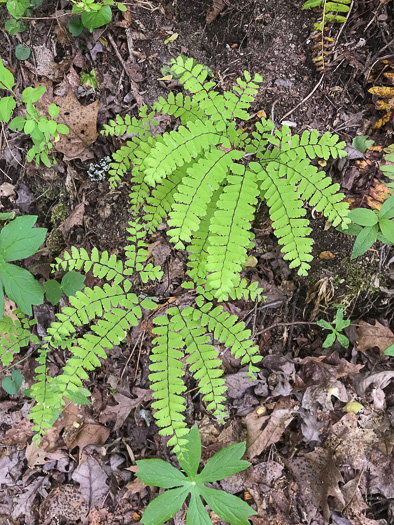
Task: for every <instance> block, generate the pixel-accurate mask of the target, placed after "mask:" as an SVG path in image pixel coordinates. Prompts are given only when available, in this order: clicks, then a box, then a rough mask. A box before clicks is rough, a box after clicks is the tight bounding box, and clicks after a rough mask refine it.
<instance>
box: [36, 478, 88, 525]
mask: <svg viewBox="0 0 394 525" xmlns="http://www.w3.org/2000/svg"><path fill="white" fill-rule="evenodd" d="M88 512H89V505H88V503H87V501H86V500H85V498H84V497H83V496H82V495H81V493H80V492H79V490H78V489H77V487H74V486H73V485H61V486H60V487H56V488H55V489H53V490H51V492H50V493H49V495H48V496H47V498H45V499H44V501H43V502H42V503H41V505H40V518H41V521H40V523H45V524H46V523H48V524H49V523H51V520H52V518H55V517H56V518H57V519H58V517H59V516H62V517H63V518H65V519H66V520H70V521H77V520H80V519H83V518H85V517H86V516H87V515H88Z"/></svg>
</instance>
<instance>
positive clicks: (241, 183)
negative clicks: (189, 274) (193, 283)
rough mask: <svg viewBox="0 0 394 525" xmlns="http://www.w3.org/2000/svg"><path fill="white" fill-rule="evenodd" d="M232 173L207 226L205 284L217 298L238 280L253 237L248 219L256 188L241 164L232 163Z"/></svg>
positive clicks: (230, 288) (223, 296) (255, 199)
mask: <svg viewBox="0 0 394 525" xmlns="http://www.w3.org/2000/svg"><path fill="white" fill-rule="evenodd" d="M231 170H232V172H233V173H234V174H233V175H230V176H229V177H228V178H227V181H228V185H227V186H226V187H225V188H224V190H223V192H222V194H221V195H220V198H219V200H218V202H217V206H218V209H217V211H216V212H215V214H214V216H213V218H212V219H211V223H210V226H209V231H210V234H209V246H208V254H209V255H208V258H207V265H206V268H207V271H208V272H210V273H209V275H208V276H207V286H208V289H209V290H215V292H214V295H215V297H216V298H217V299H218V300H219V301H222V300H227V298H228V294H229V293H230V292H231V290H232V289H233V288H234V286H236V285H238V283H239V273H240V271H241V269H242V265H243V264H244V263H245V261H246V257H247V249H248V248H250V247H251V240H252V237H253V234H252V232H251V231H250V222H251V221H252V220H253V217H254V207H255V205H256V203H257V196H258V194H259V190H258V187H257V184H256V176H255V174H254V173H253V172H252V171H250V170H246V169H245V166H242V165H241V164H232V166H231Z"/></svg>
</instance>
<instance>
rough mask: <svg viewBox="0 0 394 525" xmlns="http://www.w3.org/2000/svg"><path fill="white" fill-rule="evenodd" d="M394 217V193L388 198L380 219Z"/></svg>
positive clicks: (380, 212)
mask: <svg viewBox="0 0 394 525" xmlns="http://www.w3.org/2000/svg"><path fill="white" fill-rule="evenodd" d="M393 217H394V195H393V196H392V197H390V198H389V199H386V200H385V201H384V203H383V204H382V207H381V208H380V211H379V218H380V219H392V218H393Z"/></svg>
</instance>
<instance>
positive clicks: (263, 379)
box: [0, 0, 394, 525]
mask: <svg viewBox="0 0 394 525" xmlns="http://www.w3.org/2000/svg"><path fill="white" fill-rule="evenodd" d="M214 4H215V5H219V4H220V2H214ZM302 4H303V2H302V0H227V1H226V2H225V3H224V4H223V5H222V6H221V7H222V9H221V11H220V12H219V10H218V12H217V13H213V14H212V16H211V18H212V21H210V23H209V24H207V23H206V17H207V15H209V13H212V1H208V0H173V1H172V0H168V1H167V0H162V1H161V2H160V1H159V0H144V1H142V0H130V1H129V2H128V3H127V11H126V12H125V13H121V12H120V11H119V12H118V11H117V10H116V9H114V18H113V21H112V22H111V23H110V24H109V25H108V26H105V27H103V28H99V29H96V30H94V31H93V33H92V34H89V33H88V32H84V33H83V34H82V35H81V36H79V37H77V38H75V39H74V38H73V37H71V35H70V34H69V33H68V30H67V25H68V22H69V20H70V18H71V17H70V12H71V8H70V4H69V3H68V2H66V1H64V0H61V1H60V2H54V1H51V0H49V1H45V0H44V3H43V6H42V7H41V8H39V9H38V10H36V11H34V17H35V18H36V19H35V20H34V21H29V25H28V29H27V30H26V31H25V32H23V33H19V34H17V35H14V36H9V35H8V34H6V33H5V31H2V32H0V53H1V57H2V59H3V61H4V63H5V64H6V65H8V66H9V67H10V68H12V70H13V72H14V76H15V78H16V88H15V89H16V92H17V93H20V92H22V90H23V89H24V88H25V87H27V86H33V85H38V84H45V85H46V86H47V93H46V95H45V96H46V97H47V100H49V101H53V100H55V101H59V100H60V99H61V97H65V96H71V95H73V96H74V97H75V98H73V102H72V104H71V106H70V107H71V110H70V111H71V116H70V121H69V124H70V125H72V126H73V129H75V130H77V132H78V133H77V134H78V136H79V137H80V139H79V140H77V141H74V142H73V143H72V144H68V145H66V147H65V150H64V151H65V154H64V155H62V154H58V155H57V161H58V163H57V165H54V166H52V167H51V168H44V167H36V166H35V165H34V164H33V163H31V164H29V163H27V162H26V160H25V152H26V149H27V146H28V144H27V142H26V138H25V137H26V136H25V135H23V134H21V133H18V132H10V131H7V130H6V128H5V127H4V126H3V127H2V134H1V148H2V149H1V152H0V169H1V171H0V211H1V212H4V211H12V210H15V211H16V213H17V214H26V213H29V214H37V215H38V224H39V225H40V226H43V227H46V228H47V229H48V235H47V240H46V245H45V248H44V249H43V250H40V251H39V252H38V253H37V254H36V255H34V256H33V257H31V258H30V259H27V260H25V261H24V265H25V267H26V268H28V269H29V270H30V271H31V272H32V273H33V274H34V275H35V276H36V278H37V279H39V280H40V281H41V282H43V280H46V279H48V278H49V276H50V271H51V269H50V264H51V263H53V261H54V258H55V257H57V256H61V254H62V253H63V251H64V250H67V249H68V248H69V247H70V246H72V245H75V246H77V247H83V248H85V249H86V250H88V251H89V252H90V251H91V249H92V248H93V247H97V248H98V249H99V250H101V251H103V250H108V251H109V252H111V253H115V254H116V255H118V256H120V257H122V256H123V254H122V247H123V246H124V245H125V243H126V239H127V232H126V227H127V222H128V220H129V215H128V190H129V183H128V181H127V179H126V180H125V181H124V183H122V184H121V185H120V186H119V187H118V188H117V189H116V191H110V188H109V184H108V182H106V181H102V182H96V181H92V180H90V179H89V177H88V169H89V166H90V165H91V163H93V164H95V163H97V162H98V161H99V160H100V159H102V158H104V157H106V156H108V155H111V153H113V151H114V150H115V149H116V148H117V147H119V143H118V142H117V140H118V139H116V140H115V139H111V138H108V137H103V136H102V135H100V134H99V135H97V132H100V130H102V129H103V125H104V124H105V123H108V121H109V120H110V119H112V118H114V116H115V115H116V114H121V115H125V114H126V113H129V114H131V115H136V113H137V110H138V105H140V104H141V103H142V102H143V103H145V104H147V105H151V104H153V103H154V102H155V101H156V100H157V98H158V97H159V96H166V95H168V93H169V91H170V90H175V91H177V90H179V89H180V87H179V84H178V82H176V81H169V80H159V79H160V78H162V77H165V76H166V73H165V69H164V70H163V69H162V68H163V67H164V66H168V64H169V62H170V59H171V58H174V57H177V56H178V55H179V54H183V55H187V56H191V57H193V58H195V59H196V60H198V61H199V62H201V63H203V64H205V65H207V66H209V67H210V68H211V69H212V70H213V71H214V72H215V79H216V80H217V81H218V83H219V87H220V88H221V89H228V88H229V87H230V86H232V85H233V84H234V82H235V80H236V78H237V77H238V76H239V75H240V74H242V72H243V71H244V70H248V71H250V72H251V73H259V74H261V75H262V77H263V84H262V87H261V89H260V92H259V95H258V97H257V99H256V102H255V104H254V107H253V112H254V114H255V115H256V114H257V113H258V112H262V111H264V112H265V114H266V115H267V117H268V118H271V119H272V120H273V121H274V122H275V124H276V125H278V126H280V125H281V123H282V122H283V121H285V122H288V123H289V122H290V125H291V126H292V129H293V130H294V133H302V131H304V130H305V129H308V130H310V129H317V130H319V132H321V133H324V132H325V131H327V130H328V131H331V132H333V133H337V134H339V136H340V138H341V140H344V141H346V143H347V144H348V146H349V148H348V152H349V156H348V157H347V158H346V159H344V160H341V161H340V162H338V161H335V162H332V161H329V163H328V165H326V166H324V169H325V170H326V171H327V173H328V174H329V175H330V176H331V177H332V178H333V179H334V180H335V181H336V182H339V183H340V184H341V187H342V191H343V192H344V193H345V194H346V198H347V199H348V201H349V202H350V203H351V205H352V206H354V207H355V206H370V207H372V208H378V207H379V202H380V203H381V200H382V199H381V195H382V188H383V191H384V186H383V185H382V184H383V183H384V182H387V179H385V178H384V176H383V174H382V173H381V172H380V171H379V166H380V165H381V164H382V162H383V151H382V150H383V148H384V147H386V146H388V145H390V144H391V142H392V141H393V139H392V133H393V118H392V117H391V121H389V122H388V123H387V124H386V125H385V126H384V127H382V128H378V129H373V124H374V123H375V122H376V121H377V120H378V119H379V118H380V117H381V116H382V113H381V112H379V111H378V110H377V109H376V108H375V100H374V98H373V97H372V95H371V94H370V93H369V92H368V89H369V88H370V87H372V86H373V85H382V84H384V77H383V76H382V71H383V70H385V68H386V69H387V67H389V65H387V64H383V62H382V60H390V59H391V60H394V41H393V40H392V37H393V35H394V8H393V2H392V1H390V0H388V1H387V0H386V1H385V0H368V1H367V0H355V1H353V2H352V4H351V7H352V8H351V12H350V15H349V17H348V20H347V22H346V24H344V25H343V26H340V25H337V26H332V27H331V29H330V31H331V33H330V35H332V37H333V38H334V40H335V47H334V48H333V50H332V52H331V54H330V55H329V56H327V62H328V63H329V66H328V67H327V71H326V72H325V75H324V77H323V78H322V74H321V73H320V72H317V71H316V68H315V65H314V63H313V61H312V49H311V48H312V46H313V43H314V41H313V39H312V38H311V34H312V32H313V22H314V19H315V18H316V16H318V14H317V13H315V12H314V11H310V10H304V11H303V10H302V9H301V8H302ZM2 5H3V4H2ZM1 10H2V11H1V18H2V20H1V23H2V26H3V25H4V23H3V22H4V19H5V17H6V10H5V8H4V7H2V8H1ZM215 15H216V16H215ZM174 34H177V37H176V38H175V37H174V39H173V40H172V41H170V42H168V43H165V41H166V39H168V38H169V37H171V35H174ZM20 42H24V43H28V45H29V46H30V48H31V50H32V55H31V57H30V58H29V59H28V60H26V61H23V62H18V61H17V60H16V58H15V55H14V52H13V49H14V48H15V46H16V44H18V43H20ZM93 69H94V70H95V73H96V77H97V82H98V87H97V88H93V87H89V86H86V85H85V86H82V85H81V73H82V72H85V73H89V72H90V71H91V70H93ZM311 92H313V93H312V94H311ZM310 94H311V95H310ZM308 95H310V96H308ZM136 98H137V100H136ZM375 98H376V97H375ZM160 125H161V126H162V127H163V129H165V127H166V126H167V125H168V122H167V121H165V120H163V122H161V124H160ZM356 135H367V136H368V138H370V139H372V140H374V147H372V148H370V149H368V150H367V151H366V153H365V154H359V153H357V151H356V150H355V149H354V148H352V147H351V144H352V141H353V138H354V137H355V136H356ZM379 192H380V195H379ZM308 213H309V214H310V217H311V219H312V220H311V224H312V228H313V233H312V236H313V238H314V240H315V244H314V252H313V255H314V262H313V264H312V269H311V272H310V274H309V276H308V277H306V278H300V277H298V276H297V275H296V273H295V272H294V271H291V270H289V267H288V264H287V263H286V261H284V260H283V258H282V255H281V253H280V250H279V247H278V244H277V241H276V240H275V237H274V236H273V233H272V228H271V225H270V221H269V219H268V215H267V212H266V210H265V208H264V206H263V207H262V208H261V213H260V212H259V216H258V218H257V219H256V223H255V224H254V233H255V237H256V249H255V251H253V250H252V252H251V255H253V256H255V257H256V264H255V265H253V266H252V267H249V268H247V269H246V271H245V275H246V276H247V277H248V278H251V279H253V280H257V281H258V282H259V284H260V285H261V286H262V287H263V288H264V295H265V297H266V298H265V301H264V302H261V303H259V304H255V303H248V302H245V301H237V302H229V303H227V305H226V308H227V310H228V311H229V312H231V313H232V314H237V315H238V316H239V317H240V318H241V319H242V320H244V321H245V323H246V324H247V326H248V328H250V329H251V330H252V332H253V337H254V339H255V341H256V344H258V345H259V348H260V351H261V354H262V355H263V356H264V359H263V361H262V364H261V370H260V372H259V374H258V377H257V378H256V379H255V380H253V381H250V380H249V379H248V378H246V372H245V370H244V369H242V367H241V365H240V363H239V362H238V361H237V360H235V359H234V358H233V357H232V356H231V355H230V354H229V353H228V352H224V353H223V354H222V359H223V367H224V371H225V375H226V383H227V386H228V391H227V394H226V396H227V408H228V414H229V418H228V420H227V422H226V424H225V426H221V425H219V424H218V423H217V422H216V421H215V420H214V419H212V418H211V417H210V415H209V413H208V412H207V411H206V410H205V407H204V404H203V403H202V402H201V401H200V398H199V396H194V395H193V394H194V392H193V386H194V383H193V382H192V381H190V382H189V385H188V386H189V388H190V391H189V392H188V393H187V406H188V408H187V422H188V425H190V426H191V425H192V424H193V423H194V422H197V423H198V426H199V429H200V432H201V435H202V442H203V460H204V461H206V460H207V459H208V458H209V457H210V456H211V455H212V454H213V453H214V452H216V451H217V450H219V449H220V448H222V447H223V446H224V445H228V444H230V443H235V442H240V441H244V440H245V441H247V445H248V450H249V457H250V460H251V463H252V466H251V467H250V468H249V469H248V470H246V471H245V472H243V473H241V474H238V475H235V476H233V477H231V478H228V479H226V480H224V481H222V482H220V483H217V484H216V486H217V488H222V489H223V490H225V491H227V492H229V493H231V494H236V495H238V496H240V497H242V498H244V499H246V500H247V501H248V502H249V503H250V504H251V505H252V506H253V508H255V509H256V510H257V511H258V516H257V517H253V518H251V520H250V521H251V523H253V524H254V525H257V524H267V523H271V524H275V525H282V524H283V525H284V524H293V525H296V524H301V523H302V524H315V525H317V524H323V523H328V522H330V523H333V524H337V525H348V524H351V525H353V524H354V525H373V524H379V525H384V524H390V523H393V519H394V518H393V516H394V507H393V501H394V459H393V443H394V439H393V438H394V429H393V423H394V381H393V379H394V368H393V365H392V358H391V357H388V356H385V355H383V351H384V350H385V348H387V347H388V346H389V345H390V344H392V343H394V333H393V331H392V330H394V299H393V297H394V249H393V247H390V246H383V247H382V246H381V245H379V244H378V243H377V244H375V245H374V247H373V248H372V249H371V250H369V251H368V252H367V253H366V254H365V255H364V256H363V257H361V258H359V259H356V260H354V261H351V260H350V254H351V250H352V245H353V242H354V238H351V237H349V236H344V235H343V234H341V233H339V232H338V231H337V230H335V229H333V228H330V229H327V225H326V223H325V221H324V219H323V217H321V216H320V215H319V214H318V213H313V212H312V211H311V210H309V212H308ZM164 230H165V228H163V229H162V230H161V231H159V232H158V233H157V234H155V236H153V237H152V238H151V239H150V240H149V250H150V253H151V257H152V259H153V262H154V264H155V265H160V266H161V267H162V269H163V270H164V277H163V280H162V282H161V283H160V284H158V285H157V288H156V289H154V290H150V293H151V294H152V295H153V294H154V295H155V296H157V297H159V298H160V302H161V303H163V304H164V303H166V302H167V301H172V300H174V298H179V297H180V296H181V295H182V294H184V293H186V291H184V290H183V289H182V288H181V287H180V285H181V283H182V281H183V280H184V277H185V259H184V257H183V255H182V254H179V252H175V251H174V250H173V248H172V246H171V245H170V243H169V241H168V239H167V237H166V235H165V231H164ZM86 284H88V285H91V284H96V281H94V280H93V278H92V277H88V278H87V281H86ZM338 305H340V306H341V307H342V308H344V311H345V317H346V318H347V319H350V320H351V325H350V326H349V327H348V328H346V329H345V331H344V333H345V334H346V336H347V337H348V339H349V341H350V344H349V347H348V348H347V349H345V348H344V347H342V346H341V345H340V344H339V343H338V342H336V343H335V344H334V345H333V346H331V347H329V348H323V346H322V345H323V342H324V339H325V337H326V335H327V333H326V332H324V330H322V329H321V328H320V327H319V326H317V324H316V321H317V320H318V319H325V320H327V321H329V322H331V321H333V319H334V317H335V312H336V310H337V307H338ZM56 312H57V307H53V306H52V305H51V304H49V303H46V304H44V305H41V306H38V307H34V316H35V318H36V319H37V321H38V328H37V330H38V335H40V336H42V335H43V334H45V329H46V328H47V327H48V325H49V323H50V322H51V321H52V320H53V319H54V315H55V313H56ZM390 328H391V329H390ZM151 329H152V320H151V319H150V318H147V319H145V320H144V322H143V324H142V325H141V326H139V327H136V328H134V329H133V330H132V331H131V332H130V333H129V334H128V337H127V340H126V341H125V343H124V344H122V346H120V347H116V349H115V350H114V351H113V352H111V354H110V356H109V357H108V359H107V360H106V361H105V363H103V366H102V367H101V369H99V370H97V371H96V372H94V373H93V374H92V375H91V378H90V379H89V381H87V382H86V386H87V388H89V389H90V390H91V391H92V392H93V394H92V401H93V403H92V405H91V406H77V405H74V404H72V403H71V404H69V405H68V406H67V407H66V409H65V411H64V414H63V418H61V419H60V420H58V421H57V422H56V423H55V426H54V428H53V429H52V430H51V431H49V433H48V436H47V437H46V438H44V440H43V442H42V443H41V445H40V448H38V449H36V448H35V447H34V445H32V444H31V437H32V434H33V433H32V431H31V423H30V422H29V420H28V418H27V416H28V413H29V408H30V405H31V401H30V400H29V398H28V397H25V396H23V395H8V394H6V392H5V391H3V390H0V487H1V489H0V524H3V523H4V524H14V525H33V524H46V525H49V524H55V523H57V524H59V523H63V524H66V523H88V522H89V523H92V524H96V525H98V524H107V523H108V524H114V525H115V524H119V525H120V524H130V523H138V522H139V520H140V518H141V516H142V514H143V512H144V509H145V507H146V505H147V504H148V503H149V501H151V499H152V498H153V497H154V495H155V492H154V491H153V490H152V489H151V488H149V487H146V486H145V485H143V484H142V483H141V482H139V481H138V480H137V479H136V478H135V476H134V473H135V471H136V468H135V460H136V459H137V460H138V459H140V458H152V457H162V458H163V459H168V460H171V461H174V456H173V454H172V453H171V451H170V450H169V449H168V448H167V447H166V440H165V439H164V438H162V437H160V436H159V434H158V428H157V426H156V425H155V423H154V420H153V417H152V411H151V401H152V398H151V392H150V390H149V385H148V375H149V368H148V367H149V352H150V349H151V346H152V345H151V340H152V338H151ZM26 352H27V353H26V356H25V357H26V358H25V359H24V360H23V361H22V362H20V363H19V364H17V365H16V367H17V369H18V370H20V371H21V372H22V373H23V376H24V385H23V387H24V388H28V387H29V386H30V385H31V384H32V382H33V376H34V369H35V367H36V362H35V360H34V357H35V354H34V353H31V352H30V353H29V350H26ZM21 357H24V356H23V354H22V356H21ZM66 357H67V356H66V355H63V352H61V351H59V352H58V353H55V354H54V355H53V356H52V357H51V359H52V361H51V366H52V368H53V370H52V373H53V375H55V374H56V373H57V371H58V370H59V369H60V368H61V367H62V366H63V364H64V360H65V358H66ZM7 374H9V370H8V369H6V368H2V369H1V370H0V380H2V379H3V377H5V376H6V375H7ZM352 402H356V403H359V405H355V404H354V403H353V404H352ZM349 403H350V404H349ZM211 519H212V521H213V523H214V524H216V525H219V524H222V523H223V522H222V521H220V519H219V518H218V517H217V516H215V515H214V513H211ZM169 523H171V524H175V525H182V524H184V523H185V510H184V509H182V510H181V511H180V512H179V513H178V514H177V516H176V517H175V518H174V520H171V521H170V522H169Z"/></svg>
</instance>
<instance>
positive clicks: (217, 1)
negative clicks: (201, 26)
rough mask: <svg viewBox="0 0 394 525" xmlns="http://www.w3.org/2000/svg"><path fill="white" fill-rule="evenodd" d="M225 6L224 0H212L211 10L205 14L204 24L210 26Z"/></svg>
mask: <svg viewBox="0 0 394 525" xmlns="http://www.w3.org/2000/svg"><path fill="white" fill-rule="evenodd" d="M225 6H226V0H213V3H212V9H211V10H210V11H209V13H208V14H207V17H206V19H205V22H206V23H207V24H212V22H213V21H214V20H215V19H216V17H218V16H219V15H220V13H221V12H222V11H223V9H224V8H225Z"/></svg>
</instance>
